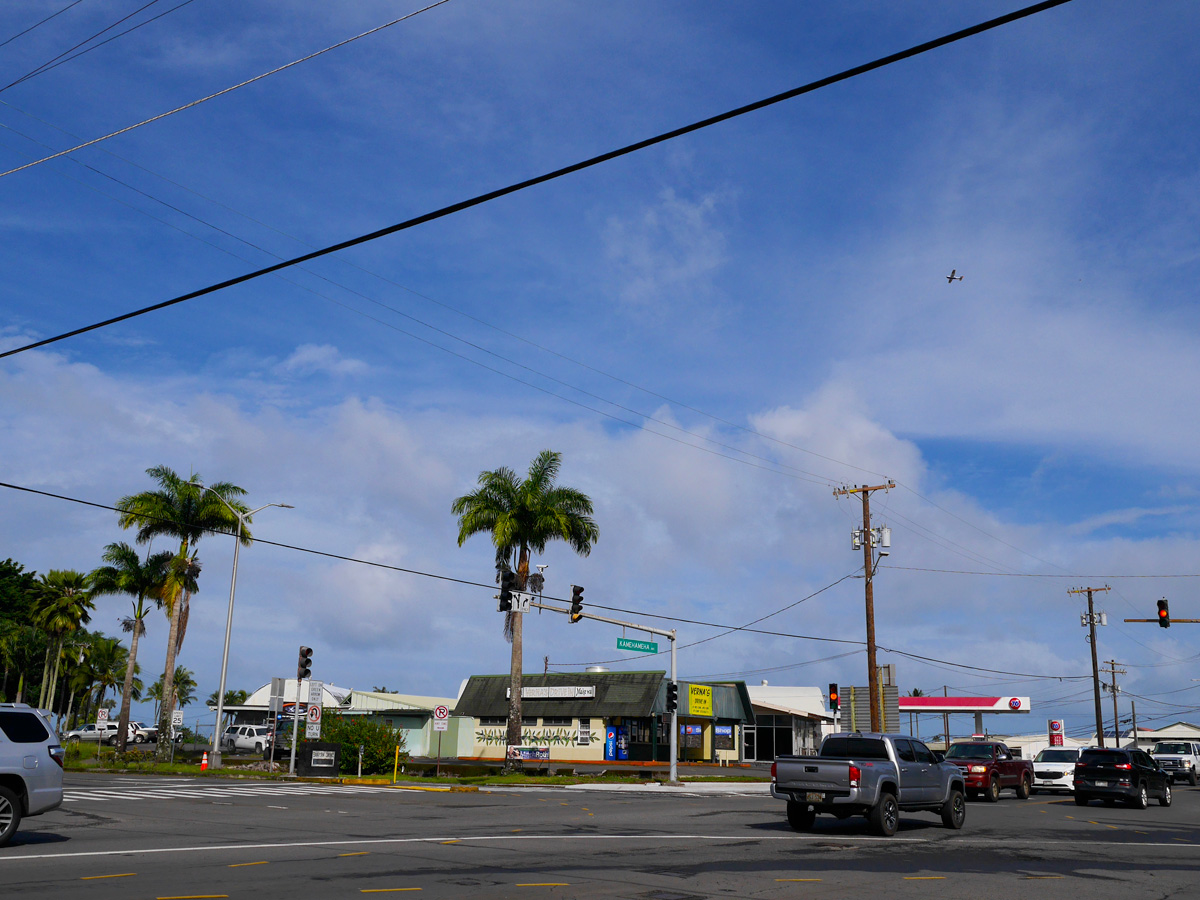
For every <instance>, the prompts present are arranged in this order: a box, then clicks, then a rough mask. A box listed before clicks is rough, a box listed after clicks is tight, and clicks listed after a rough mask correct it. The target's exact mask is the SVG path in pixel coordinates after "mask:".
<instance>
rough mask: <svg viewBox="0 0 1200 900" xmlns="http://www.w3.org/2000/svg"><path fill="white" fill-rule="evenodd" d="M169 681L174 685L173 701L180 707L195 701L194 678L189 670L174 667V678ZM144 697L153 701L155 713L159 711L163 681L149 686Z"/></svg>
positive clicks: (160, 680)
mask: <svg viewBox="0 0 1200 900" xmlns="http://www.w3.org/2000/svg"><path fill="white" fill-rule="evenodd" d="M171 681H172V683H173V684H174V685H175V700H176V702H177V703H178V704H179V705H180V706H181V707H183V706H187V705H188V704H189V703H191V702H192V701H193V700H195V699H196V678H195V676H194V675H193V673H192V670H191V669H185V668H184V667H183V666H176V667H175V677H174V678H172V679H171ZM146 696H147V697H148V698H149V699H151V700H153V701H154V703H155V707H154V708H155V710H156V711H157V710H158V709H159V706H158V704H160V703H162V698H163V680H162V678H161V677H159V679H158V681H156V682H154V684H152V685H150V690H148V691H146ZM156 715H157V712H156ZM170 724H171V723H170V722H168V723H167V726H168V727H170Z"/></svg>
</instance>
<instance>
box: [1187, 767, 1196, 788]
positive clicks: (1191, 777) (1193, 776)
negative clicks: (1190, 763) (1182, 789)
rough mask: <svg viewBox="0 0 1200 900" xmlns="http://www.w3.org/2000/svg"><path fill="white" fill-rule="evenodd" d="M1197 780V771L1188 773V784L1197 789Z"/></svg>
mask: <svg viewBox="0 0 1200 900" xmlns="http://www.w3.org/2000/svg"><path fill="white" fill-rule="evenodd" d="M1197 780H1198V779H1197V778H1196V770H1195V769H1192V771H1190V772H1188V784H1190V785H1191V786H1192V787H1195V786H1196V781H1197Z"/></svg>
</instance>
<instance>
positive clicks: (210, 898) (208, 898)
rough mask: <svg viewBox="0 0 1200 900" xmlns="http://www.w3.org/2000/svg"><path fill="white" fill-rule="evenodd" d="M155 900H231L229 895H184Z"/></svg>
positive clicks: (156, 899)
mask: <svg viewBox="0 0 1200 900" xmlns="http://www.w3.org/2000/svg"><path fill="white" fill-rule="evenodd" d="M155 900H229V895H228V894H183V895H181V896H177V897H157V898H155Z"/></svg>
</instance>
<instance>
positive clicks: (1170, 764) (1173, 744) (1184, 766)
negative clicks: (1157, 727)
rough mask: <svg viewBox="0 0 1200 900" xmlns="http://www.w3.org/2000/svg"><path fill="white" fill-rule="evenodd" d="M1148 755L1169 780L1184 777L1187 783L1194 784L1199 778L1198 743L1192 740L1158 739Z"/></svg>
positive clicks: (1199, 758) (1199, 756)
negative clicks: (1160, 767)
mask: <svg viewBox="0 0 1200 900" xmlns="http://www.w3.org/2000/svg"><path fill="white" fill-rule="evenodd" d="M1150 755H1151V756H1152V757H1154V760H1155V762H1157V763H1158V764H1159V765H1160V766H1162V768H1163V771H1164V772H1166V773H1167V775H1168V776H1170V778H1171V781H1173V782H1174V781H1178V780H1179V779H1181V778H1186V779H1187V782H1188V784H1190V785H1191V786H1192V787H1195V786H1196V781H1197V780H1198V778H1200V744H1197V743H1195V742H1194V741H1159V742H1158V743H1157V744H1155V745H1154V749H1153V750H1151V751H1150Z"/></svg>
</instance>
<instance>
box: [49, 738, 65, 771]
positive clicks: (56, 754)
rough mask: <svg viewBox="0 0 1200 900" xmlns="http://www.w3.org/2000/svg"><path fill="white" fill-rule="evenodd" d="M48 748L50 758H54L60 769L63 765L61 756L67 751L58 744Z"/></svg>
mask: <svg viewBox="0 0 1200 900" xmlns="http://www.w3.org/2000/svg"><path fill="white" fill-rule="evenodd" d="M49 749H50V758H51V759H52V760H54V761H55V762H56V763H58V767H59V768H60V769H61V768H62V767H63V757H64V756H66V755H67V751H66V750H64V749H63V748H62V747H60V746H59V745H58V744H55V745H54V746H53V747H50V748H49Z"/></svg>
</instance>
